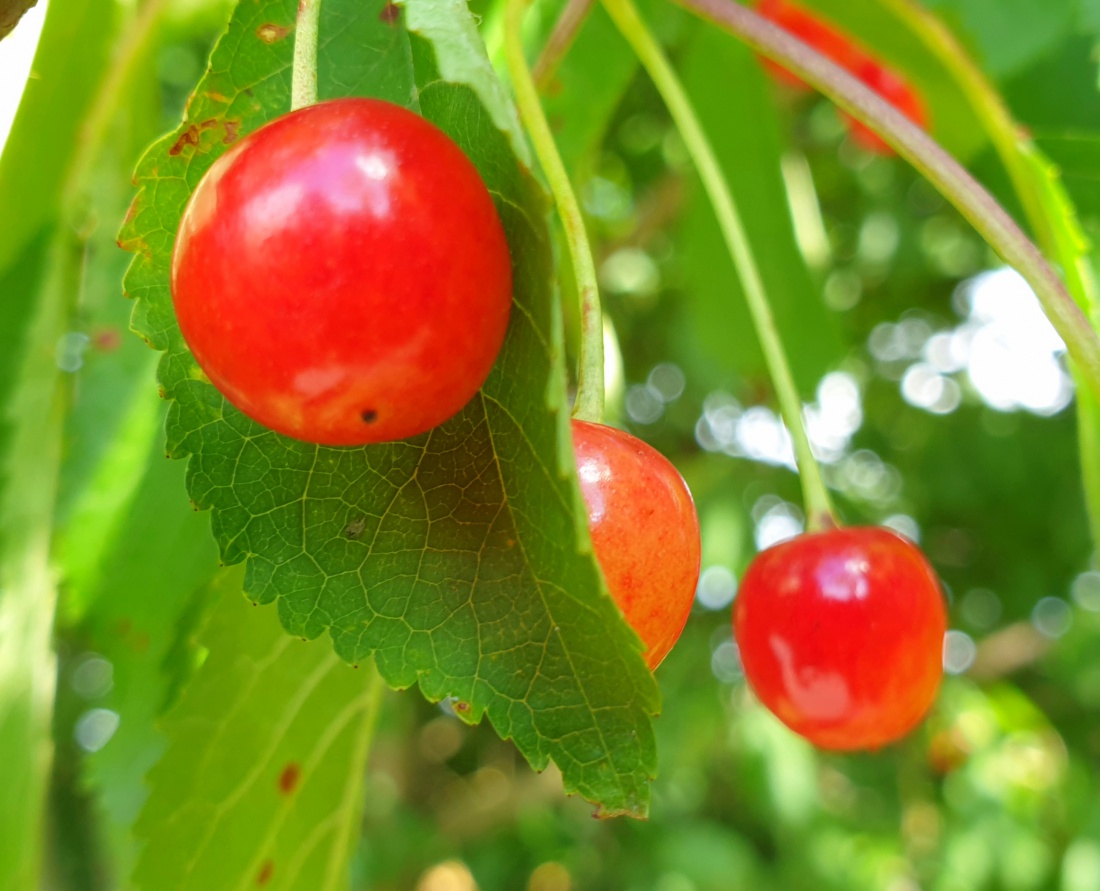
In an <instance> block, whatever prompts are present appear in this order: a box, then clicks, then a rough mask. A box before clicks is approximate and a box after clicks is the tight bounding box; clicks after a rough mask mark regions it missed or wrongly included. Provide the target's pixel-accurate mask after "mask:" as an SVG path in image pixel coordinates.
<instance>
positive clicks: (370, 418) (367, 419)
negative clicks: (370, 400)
mask: <svg viewBox="0 0 1100 891" xmlns="http://www.w3.org/2000/svg"><path fill="white" fill-rule="evenodd" d="M359 417H361V418H362V419H363V421H364V423H367V424H373V423H374V422H375V421H377V420H378V412H376V411H375V410H374V409H373V408H365V409H363V411H361V412H360V413H359Z"/></svg>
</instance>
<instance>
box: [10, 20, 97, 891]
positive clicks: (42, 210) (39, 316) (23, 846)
mask: <svg viewBox="0 0 1100 891" xmlns="http://www.w3.org/2000/svg"><path fill="white" fill-rule="evenodd" d="M106 6H109V4H105V3H102V2H97V0H88V2H79V0H71V2H61V3H58V4H57V6H56V8H51V10H50V13H49V15H48V16H47V17H46V23H45V26H44V30H43V34H42V37H41V40H40V42H39V47H38V51H37V54H36V56H35V63H34V65H35V70H36V72H37V74H38V78H37V79H35V80H34V81H32V82H31V84H29V85H28V88H27V90H26V92H25V94H24V97H23V100H22V105H21V108H20V112H19V114H18V116H17V118H16V121H15V127H14V129H13V132H12V136H11V139H10V141H9V143H8V144H7V146H6V147H5V149H4V155H3V158H2V161H0V286H2V288H3V290H2V291H0V293H2V294H3V299H2V300H0V405H3V406H4V411H3V413H2V415H0V787H2V788H3V789H4V793H3V795H0V889H4V891H7V889H11V891H26V889H28V888H35V887H37V885H38V876H39V871H40V862H39V861H40V858H41V841H42V829H43V819H42V817H43V809H44V798H45V792H46V786H47V780H48V776H49V769H50V763H51V758H52V742H51V737H50V724H51V717H52V710H53V701H54V685H55V680H56V679H55V674H56V660H55V657H54V653H53V646H52V631H53V621H54V608H55V605H56V600H57V589H56V584H55V579H54V575H53V572H52V568H51V566H50V539H51V533H52V525H53V517H54V499H55V497H56V494H57V486H58V474H59V466H60V462H61V453H62V429H63V418H64V411H65V406H66V401H67V396H68V387H67V386H66V384H65V381H64V380H63V379H62V373H61V371H60V369H59V368H58V365H57V362H56V359H55V349H56V347H57V344H58V341H59V339H60V338H61V336H62V335H63V334H64V333H65V331H66V330H67V328H68V326H69V324H70V321H69V320H70V315H71V311H72V305H73V299H74V297H75V295H76V294H77V293H78V292H79V284H80V271H81V261H82V244H81V240H80V237H79V235H78V234H77V233H75V232H74V231H73V229H72V228H71V227H69V226H63V225H59V222H60V220H61V218H62V216H63V206H62V199H63V198H66V197H71V196H65V195H63V190H62V188H61V186H62V183H63V182H65V181H66V180H67V178H68V177H69V176H70V175H71V171H72V168H73V166H74V158H75V157H77V156H78V155H79V145H78V140H77V139H76V132H77V130H78V128H79V126H80V122H81V121H82V119H83V117H84V115H85V113H86V110H87V108H88V106H89V105H90V104H91V101H92V96H93V95H94V93H95V89H96V87H97V85H98V84H99V82H100V80H101V78H100V75H101V74H102V72H103V69H104V63H105V61H106V54H107V51H108V48H109V41H110V38H111V36H112V28H113V22H114V19H113V16H112V14H111V10H109V9H106V8H105V7H106ZM71 66H75V67H71ZM78 70H79V71H80V76H79V77H76V76H75V73H74V72H75V71H78ZM70 78H71V79H72V81H73V83H72V84H70V83H69V80H70ZM70 221H71V219H70V220H66V222H70Z"/></svg>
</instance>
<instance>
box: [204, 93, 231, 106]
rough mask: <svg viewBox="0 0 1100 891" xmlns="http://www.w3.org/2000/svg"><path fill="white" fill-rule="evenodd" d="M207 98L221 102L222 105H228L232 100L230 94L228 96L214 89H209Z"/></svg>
mask: <svg viewBox="0 0 1100 891" xmlns="http://www.w3.org/2000/svg"><path fill="white" fill-rule="evenodd" d="M206 98H207V99H210V100H211V101H213V102H220V103H221V104H222V105H228V104H229V102H230V99H229V97H228V96H226V95H224V94H222V93H218V92H215V91H214V90H209V91H208V92H207V93H206Z"/></svg>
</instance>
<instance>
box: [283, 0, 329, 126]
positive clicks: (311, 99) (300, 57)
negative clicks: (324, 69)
mask: <svg viewBox="0 0 1100 891" xmlns="http://www.w3.org/2000/svg"><path fill="white" fill-rule="evenodd" d="M320 20H321V0H298V24H297V26H296V27H295V29H294V67H293V69H292V71H291V80H290V110H291V111H295V110H296V109H299V108H305V107H306V106H307V105H313V104H315V103H316V102H317V37H318V33H319V30H320V29H319V24H320Z"/></svg>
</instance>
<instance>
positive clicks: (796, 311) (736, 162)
mask: <svg viewBox="0 0 1100 891" xmlns="http://www.w3.org/2000/svg"><path fill="white" fill-rule="evenodd" d="M683 68H684V72H683V77H684V84H685V86H686V88H687V90H688V92H689V94H690V96H691V99H692V101H693V102H694V104H695V108H696V110H697V112H698V113H699V116H700V120H701V121H702V123H703V126H704V128H705V129H706V131H707V135H708V136H709V138H710V139H711V141H712V143H713V145H714V148H715V151H716V152H717V155H718V158H719V159H720V161H721V164H722V170H723V172H724V173H725V175H726V178H727V181H728V182H729V184H730V187H731V190H732V192H733V196H734V200H736V201H737V203H738V206H739V207H741V208H742V209H743V210H742V216H743V217H744V224H745V230H746V233H747V235H748V238H749V243H750V244H751V245H752V248H753V253H754V255H755V257H756V260H757V263H758V264H759V267H760V274H761V276H762V278H763V281H764V286H765V288H766V290H767V295H768V300H769V302H770V303H771V306H772V311H773V313H774V314H775V317H776V321H777V324H778V326H779V330H780V332H781V333H782V336H783V338H784V340H785V346H786V349H787V353H788V355H789V357H790V360H791V366H792V370H793V371H794V374H795V378H796V380H797V382H798V384H799V387H800V389H801V390H802V392H803V394H804V396H806V397H809V396H810V394H811V393H812V392H813V387H814V386H815V385H816V384H817V382H818V381H819V380H820V379H821V377H822V375H823V374H824V373H825V372H826V371H827V370H828V369H829V366H830V365H831V364H833V363H835V362H836V361H837V360H838V359H839V358H840V356H841V354H842V351H841V346H840V338H839V335H838V333H837V326H836V320H835V316H833V314H832V313H830V312H828V311H827V310H826V308H825V305H824V303H823V302H822V299H821V296H820V290H819V288H818V287H817V286H816V285H815V283H814V281H813V280H812V278H811V276H810V272H809V270H808V269H807V267H806V261H805V259H803V256H802V253H801V250H800V249H799V246H798V243H797V242H796V240H795V234H794V227H793V224H792V222H791V211H790V205H789V202H788V199H787V187H786V184H785V183H784V181H783V176H782V173H781V170H780V158H781V154H782V151H783V140H782V138H781V137H780V133H779V124H778V121H777V119H776V112H775V109H774V105H773V102H772V97H771V93H770V91H769V90H768V89H767V84H766V83H765V82H764V75H763V73H762V72H761V71H760V68H759V66H758V65H757V64H756V62H755V61H754V59H753V57H752V54H751V53H750V52H749V51H748V50H746V49H745V48H744V47H743V46H741V45H740V44H738V43H737V42H736V41H734V40H733V39H731V38H729V37H728V36H727V35H724V34H721V33H720V32H718V31H717V30H715V29H703V30H701V31H700V32H699V34H698V36H697V37H696V39H695V40H694V41H693V42H692V44H691V45H690V47H689V48H688V50H687V52H686V53H685V54H684V62H683ZM715 84H724V85H726V86H725V88H724V89H722V90H718V89H715ZM681 240H682V250H683V257H682V259H681V263H682V265H683V273H682V274H683V276H684V290H685V303H686V313H687V316H686V317H687V319H688V327H687V329H686V330H685V331H684V337H685V338H686V339H689V340H690V343H691V344H694V347H695V348H694V352H695V355H694V356H693V359H694V360H695V364H696V368H697V370H698V371H699V372H700V373H708V372H709V374H708V376H709V377H710V379H711V381H712V382H713V383H714V384H716V385H720V384H723V383H725V384H726V385H728V380H729V378H730V377H732V376H735V375H737V376H740V377H741V378H742V380H748V381H750V382H751V383H752V384H758V383H759V382H762V381H767V380H768V376H767V370H766V367H765V364H764V356H763V353H762V351H761V349H760V343H759V340H758V339H757V337H756V334H755V332H754V329H753V325H752V320H751V317H750V316H749V311H748V306H747V304H746V302H745V297H744V294H743V293H742V291H741V287H740V284H739V281H738V278H737V274H736V271H735V269H734V266H733V261H732V260H731V259H730V257H729V251H728V249H727V247H726V244H725V241H724V240H723V239H722V235H721V232H720V231H719V229H718V223H717V220H716V218H715V216H714V210H713V209H712V208H711V206H710V203H709V201H708V199H707V196H706V193H705V192H704V191H703V189H702V188H701V186H699V184H698V183H695V184H694V188H693V190H692V193H691V198H690V203H689V205H688V208H687V211H686V218H685V221H684V224H683V231H682V234H681ZM685 347H686V344H685ZM685 354H688V350H687V349H685ZM708 366H709V367H708Z"/></svg>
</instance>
